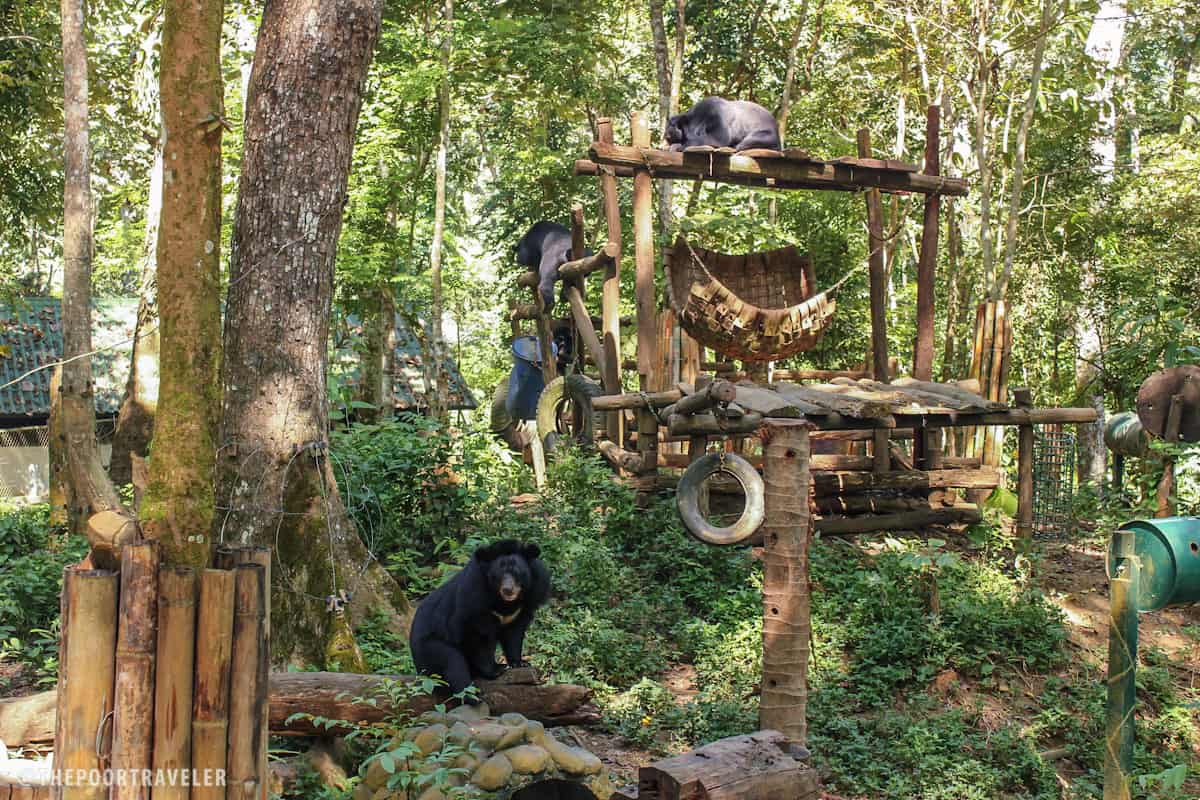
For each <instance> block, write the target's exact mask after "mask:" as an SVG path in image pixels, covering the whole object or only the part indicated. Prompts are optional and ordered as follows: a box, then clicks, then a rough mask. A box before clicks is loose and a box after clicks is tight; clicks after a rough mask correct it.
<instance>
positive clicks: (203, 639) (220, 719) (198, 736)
mask: <svg viewBox="0 0 1200 800" xmlns="http://www.w3.org/2000/svg"><path fill="white" fill-rule="evenodd" d="M233 591H234V575H233V572H231V571H229V570H223V569H206V570H204V572H202V573H201V574H200V599H199V604H198V605H199V608H198V610H197V614H196V680H195V692H194V695H195V696H194V698H193V700H192V769H194V770H197V772H198V774H204V770H212V771H216V770H220V771H222V772H225V771H226V761H225V751H226V742H227V733H228V726H229V685H230V673H229V667H230V659H231V654H232V651H233ZM192 800H226V797H225V787H224V786H216V785H211V784H208V785H198V786H193V787H192Z"/></svg>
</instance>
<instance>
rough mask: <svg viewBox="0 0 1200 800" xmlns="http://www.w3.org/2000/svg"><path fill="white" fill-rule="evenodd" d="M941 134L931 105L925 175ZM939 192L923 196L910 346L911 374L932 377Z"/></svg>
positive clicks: (936, 167)
mask: <svg viewBox="0 0 1200 800" xmlns="http://www.w3.org/2000/svg"><path fill="white" fill-rule="evenodd" d="M940 133H941V109H940V108H939V107H938V106H936V105H933V106H930V107H929V109H928V110H927V111H926V112H925V174H926V175H938V174H939V173H940V172H941V164H940V154H941V148H939V147H938V144H939V140H940ZM940 211H941V195H937V194H930V195H926V196H925V219H924V225H923V227H922V228H921V252H920V255H919V256H918V258H917V341H916V345H915V347H914V349H913V377H914V378H916V379H917V380H919V381H931V380H933V317H934V284H935V277H936V275H937V250H938V232H939V224H938V223H939V222H940V213H939V212H940Z"/></svg>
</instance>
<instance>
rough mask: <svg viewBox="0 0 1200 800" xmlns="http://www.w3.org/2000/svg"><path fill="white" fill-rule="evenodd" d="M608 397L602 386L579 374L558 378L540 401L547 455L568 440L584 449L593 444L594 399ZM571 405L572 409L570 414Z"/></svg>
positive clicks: (541, 432)
mask: <svg viewBox="0 0 1200 800" xmlns="http://www.w3.org/2000/svg"><path fill="white" fill-rule="evenodd" d="M602 394H604V389H603V388H602V387H601V386H600V384H599V383H597V382H596V381H594V380H592V379H591V378H588V377H586V376H584V375H580V374H579V373H577V372H575V373H571V374H570V375H566V376H562V375H560V376H559V377H557V378H555V379H554V380H552V381H550V383H548V384H546V388H545V389H543V390H542V396H541V397H539V398H538V407H537V429H538V435H539V436H541V437H542V444H543V445H544V446H545V449H546V452H547V453H552V452H554V451H555V450H556V449H558V448H560V447H562V445H563V444H564V443H566V442H568V441H573V442H574V443H575V444H577V445H579V446H581V447H588V446H590V445H591V444H592V441H593V436H594V435H595V431H596V411H595V409H594V408H593V407H592V399H593V398H595V397H599V396H600V395H602ZM568 405H569V407H570V409H571V413H570V415H567V414H566V413H565V412H566V411H567V408H568Z"/></svg>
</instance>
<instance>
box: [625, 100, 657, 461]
mask: <svg viewBox="0 0 1200 800" xmlns="http://www.w3.org/2000/svg"><path fill="white" fill-rule="evenodd" d="M630 127H631V128H632V131H633V146H634V147H649V146H650V128H649V127H648V126H647V124H646V118H645V117H644V116H642V114H641V113H640V112H636V111H635V112H634V113H633V115H632V117H631V119H630ZM633 236H634V260H635V264H636V273H635V275H634V280H635V285H634V299H635V302H636V307H637V363H638V386H639V388H640V389H641V390H642V391H643V392H648V391H650V390H651V389H652V388H653V386H654V380H655V372H656V367H655V365H656V364H657V363H658V314H657V310H656V306H657V303H656V302H655V300H656V297H657V294H656V291H655V288H654V193H653V186H652V184H651V178H650V173H649V172H648V171H647V170H644V169H643V170H638V171H637V172H636V173H635V174H634V176H633ZM637 420H638V436H639V438H638V450H639V451H640V452H641V454H642V469H641V472H642V474H653V473H654V472H655V471H657V470H658V417H656V416H655V415H654V412H653V411H652V410H651V409H649V408H639V409H638V412H637Z"/></svg>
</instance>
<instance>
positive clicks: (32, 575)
mask: <svg viewBox="0 0 1200 800" xmlns="http://www.w3.org/2000/svg"><path fill="white" fill-rule="evenodd" d="M86 553H87V542H86V541H85V540H83V539H82V538H76V537H68V536H67V535H66V534H65V532H64V531H60V530H55V529H54V528H52V527H51V525H50V509H49V507H48V506H45V505H35V506H26V507H9V508H7V509H4V510H3V511H0V638H7V637H11V636H18V637H21V638H24V637H26V636H27V635H28V634H29V633H31V632H32V631H34V630H37V629H41V630H47V629H49V628H50V627H51V626H52V624H53V623H54V621H55V619H56V618H57V617H58V611H59V608H58V594H59V590H60V589H61V588H62V572H63V568H64V567H65V566H67V565H68V564H72V563H75V562H77V561H79V560H80V559H82V558H83V556H84V555H86Z"/></svg>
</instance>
